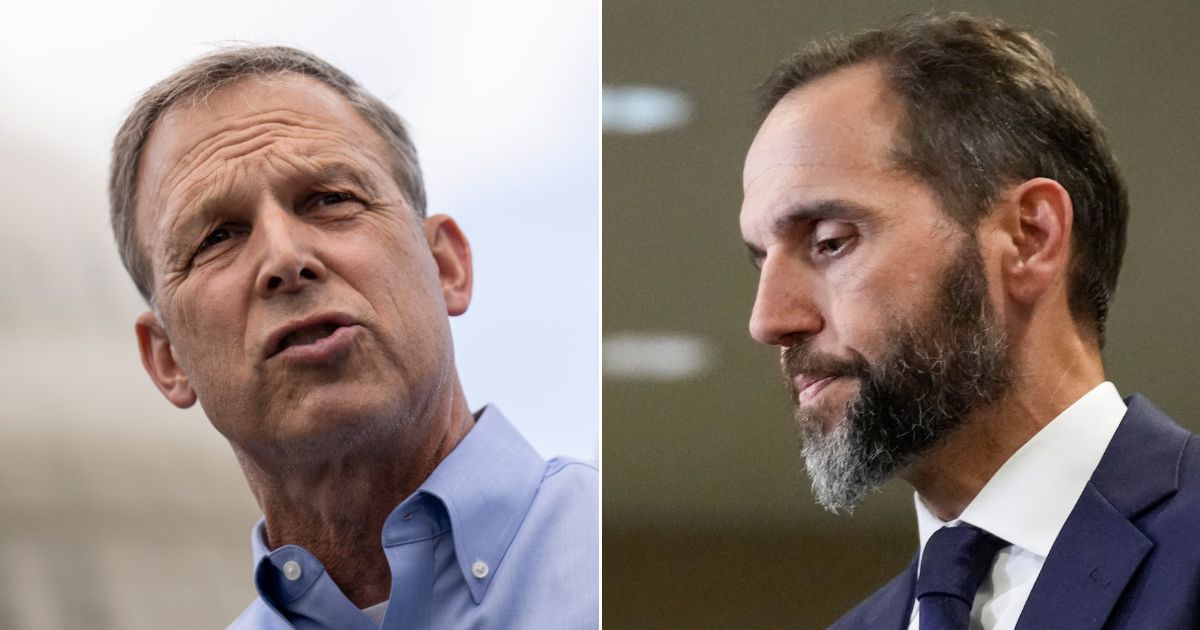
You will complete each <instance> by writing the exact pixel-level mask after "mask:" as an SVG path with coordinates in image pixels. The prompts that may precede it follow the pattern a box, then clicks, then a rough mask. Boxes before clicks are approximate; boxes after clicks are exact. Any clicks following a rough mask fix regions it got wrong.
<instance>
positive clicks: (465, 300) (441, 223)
mask: <svg viewBox="0 0 1200 630" xmlns="http://www.w3.org/2000/svg"><path fill="white" fill-rule="evenodd" d="M425 239H426V240H428V241H429V249H430V251H432V252H433V260H434V262H436V263H437V266H438V278H439V279H440V280H441V283H442V296H443V297H444V298H445V300H446V313H447V314H448V315H462V314H463V313H465V312H466V311H467V306H469V305H470V304H471V282H472V270H471V244H470V243H468V242H467V237H466V236H464V235H463V233H462V230H460V229H459V228H458V224H457V223H455V222H454V219H451V218H450V217H448V216H446V215H444V214H437V215H434V216H431V217H429V218H427V219H425Z"/></svg>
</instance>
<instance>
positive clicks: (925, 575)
mask: <svg viewBox="0 0 1200 630" xmlns="http://www.w3.org/2000/svg"><path fill="white" fill-rule="evenodd" d="M1007 546H1008V543H1007V542H1005V541H1003V540H1001V539H1000V538H997V537H995V536H993V535H991V534H989V533H987V532H985V531H983V530H982V529H979V528H978V527H974V526H972V525H963V526H961V527H943V528H941V529H939V530H937V531H936V532H934V533H933V536H930V537H929V542H927V543H925V550H924V551H923V552H922V553H921V572H920V574H918V575H917V601H918V602H920V610H919V615H920V617H921V630H967V627H968V626H969V624H970V621H971V604H972V603H974V601H975V591H978V590H979V585H980V584H982V583H983V578H984V576H986V575H987V573H988V570H989V569H990V568H991V566H992V561H993V560H995V558H996V553H997V552H999V551H1000V550H1001V549H1003V548H1004V547H1007Z"/></svg>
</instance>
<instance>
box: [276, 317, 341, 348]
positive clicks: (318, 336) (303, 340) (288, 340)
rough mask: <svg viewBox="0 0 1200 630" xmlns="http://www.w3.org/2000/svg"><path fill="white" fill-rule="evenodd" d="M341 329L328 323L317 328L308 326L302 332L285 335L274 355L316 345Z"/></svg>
mask: <svg viewBox="0 0 1200 630" xmlns="http://www.w3.org/2000/svg"><path fill="white" fill-rule="evenodd" d="M341 327H342V326H341V324H334V323H326V324H316V325H315V326H306V327H304V328H301V329H300V330H296V331H293V332H290V333H288V334H287V335H284V337H283V339H280V340H279V347H278V348H275V352H274V353H273V354H279V353H280V352H283V351H284V350H287V349H288V348H290V347H292V346H307V345H309V344H312V343H316V342H317V341H320V340H322V339H324V338H326V337H328V336H329V335H332V334H333V332H334V331H335V330H337V329H339V328H341Z"/></svg>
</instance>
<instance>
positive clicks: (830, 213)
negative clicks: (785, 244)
mask: <svg viewBox="0 0 1200 630" xmlns="http://www.w3.org/2000/svg"><path fill="white" fill-rule="evenodd" d="M870 214H871V213H870V211H868V210H867V209H866V208H865V207H863V206H861V205H859V204H857V203H854V202H852V201H846V200H843V199H822V200H819V201H810V202H804V203H798V204H793V205H791V206H787V207H786V209H785V210H784V211H783V212H781V213H780V214H779V217H778V218H776V219H775V224H774V226H773V229H774V231H775V232H776V233H781V232H787V231H789V230H791V229H792V228H793V227H794V226H795V225H796V224H798V223H806V222H812V221H822V220H829V219H832V220H835V221H861V220H863V219H865V218H867V217H869V216H870Z"/></svg>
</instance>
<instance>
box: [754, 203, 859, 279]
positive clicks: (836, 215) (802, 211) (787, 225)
mask: <svg viewBox="0 0 1200 630" xmlns="http://www.w3.org/2000/svg"><path fill="white" fill-rule="evenodd" d="M870 216H871V213H870V211H869V210H867V209H866V208H865V207H863V206H861V205H859V204H857V203H854V202H852V201H847V200H844V199H820V200H817V201H809V202H804V203H797V204H793V205H791V206H787V207H786V208H785V209H784V210H783V212H780V213H779V216H778V217H776V218H775V221H774V222H773V223H772V225H771V232H772V233H774V234H785V233H787V232H790V231H792V230H793V229H794V228H795V227H796V225H798V224H801V223H812V222H815V221H826V220H834V221H865V220H867V219H868V218H870ZM743 242H744V243H745V245H746V249H747V250H748V251H749V252H750V262H751V263H753V264H754V266H755V267H759V268H761V267H762V260H763V258H765V257H766V255H767V253H766V252H765V251H763V250H762V248H760V247H758V246H757V245H754V244H753V243H751V242H749V241H743Z"/></svg>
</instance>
